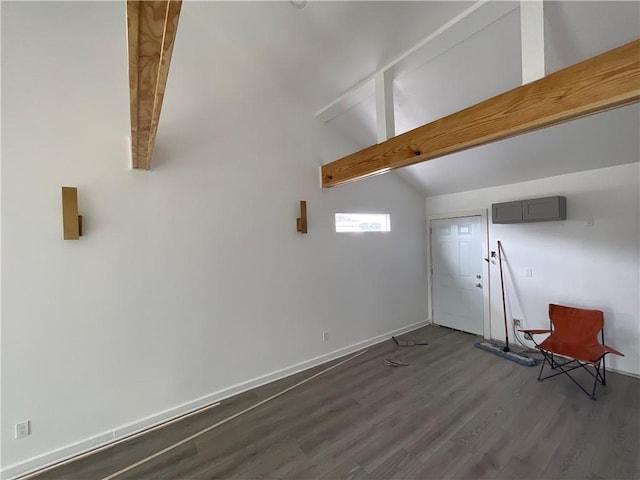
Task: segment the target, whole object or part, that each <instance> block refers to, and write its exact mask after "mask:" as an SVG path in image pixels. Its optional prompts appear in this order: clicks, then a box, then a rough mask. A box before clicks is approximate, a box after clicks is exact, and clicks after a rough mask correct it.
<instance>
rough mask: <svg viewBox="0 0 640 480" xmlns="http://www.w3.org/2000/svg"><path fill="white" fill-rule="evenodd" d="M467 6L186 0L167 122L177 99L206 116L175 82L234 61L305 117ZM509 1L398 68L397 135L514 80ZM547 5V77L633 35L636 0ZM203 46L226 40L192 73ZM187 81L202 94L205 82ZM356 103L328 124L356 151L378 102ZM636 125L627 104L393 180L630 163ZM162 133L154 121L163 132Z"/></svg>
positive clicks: (635, 152) (435, 186) (526, 174)
mask: <svg viewBox="0 0 640 480" xmlns="http://www.w3.org/2000/svg"><path fill="white" fill-rule="evenodd" d="M473 3H474V2H430V1H422V2H400V1H398V2H396V1H394V2H359V1H354V2H321V1H318V2H314V1H309V2H306V3H304V2H288V1H282V2H190V1H185V3H184V5H183V8H182V14H181V18H180V25H179V28H178V35H177V39H176V44H175V48H174V53H173V65H174V66H172V71H171V73H170V78H169V83H168V86H167V97H166V99H165V102H167V104H168V106H167V112H166V113H167V114H168V116H169V119H168V122H171V121H176V120H172V118H171V116H172V113H171V110H172V109H173V108H176V106H177V103H178V102H180V104H181V107H180V108H182V109H186V108H189V106H191V107H194V111H197V109H198V108H203V107H202V106H200V107H198V106H197V105H196V104H197V101H196V100H190V99H189V98H190V97H189V92H188V89H183V88H181V89H180V90H181V91H175V90H173V88H174V86H175V85H184V84H185V81H184V79H185V78H186V77H185V76H191V77H194V76H195V75H198V73H199V72H200V73H201V74H202V78H203V79H205V78H209V79H211V78H215V72H214V71H213V70H211V68H213V67H211V65H213V66H215V68H220V69H224V68H225V63H226V62H236V61H238V59H242V61H243V62H244V63H246V62H247V61H248V62H251V63H252V64H253V65H254V68H253V69H252V70H251V71H247V76H248V77H249V76H252V75H253V76H255V78H253V79H252V82H249V79H248V78H247V79H245V80H242V81H243V82H246V83H247V84H249V83H251V84H253V85H259V83H260V81H265V82H266V81H268V82H270V83H275V84H277V85H279V86H280V88H281V90H282V91H283V92H285V93H286V94H287V95H291V96H293V97H295V98H296V101H297V102H298V103H299V104H301V105H302V106H303V108H304V110H305V111H308V114H309V116H313V115H314V114H315V113H316V112H317V111H318V110H320V109H322V108H323V107H325V106H326V105H328V104H329V103H331V102H332V101H333V100H335V99H336V98H338V97H339V96H340V95H342V94H343V93H345V92H347V91H349V90H350V89H351V88H352V87H354V86H355V85H357V84H358V83H359V82H361V81H362V80H364V79H367V78H368V77H370V76H371V75H372V74H374V73H375V72H376V71H378V70H379V69H380V68H381V67H383V66H384V65H386V64H387V63H388V62H390V61H391V60H393V59H394V58H396V57H397V56H398V55H401V54H402V53H403V52H405V51H406V50H408V49H410V48H411V47H413V46H414V45H415V44H416V43H418V42H420V41H421V40H422V39H424V38H425V37H427V36H429V35H430V34H431V33H433V32H434V31H435V30H437V29H438V28H439V27H441V26H442V25H444V24H445V23H447V22H448V21H450V20H451V19H452V18H454V17H455V16H456V15H459V14H460V13H461V12H463V11H464V10H465V9H467V8H469V7H470V6H471V5H473ZM510 4H511V5H513V8H512V9H511V10H510V11H509V12H508V13H506V14H505V15H504V16H502V17H501V18H499V19H497V20H496V21H494V22H493V23H491V24H490V25H488V26H486V27H485V28H482V29H480V30H479V31H477V32H469V34H470V36H469V37H468V38H466V39H464V40H462V41H460V42H459V43H457V44H455V45H452V46H450V48H447V49H446V50H445V51H443V52H442V53H440V54H439V55H438V56H436V57H435V58H432V59H429V61H427V62H426V63H423V64H414V65H413V66H412V68H409V69H404V70H399V71H397V72H395V74H394V77H393V85H394V107H395V117H396V134H400V133H402V132H405V131H407V130H410V129H413V128H416V127H418V126H420V125H423V124H425V123H428V122H430V121H433V120H435V119H438V118H440V117H443V116H445V115H447V114H450V113H453V112H455V111H458V110H460V109H462V108H465V107H468V106H470V105H473V104H475V103H478V102H480V101H482V100H485V99H487V98H490V97H492V96H494V95H497V94H499V93H502V92H504V91H506V90H509V89H511V88H514V87H517V86H519V85H520V84H521V83H522V82H521V53H520V13H519V8H518V3H517V2H511V3H510ZM300 7H302V8H300ZM544 8H545V19H544V21H545V58H546V71H547V73H551V72H554V71H557V70H559V69H561V68H564V67H566V66H569V65H572V64H574V63H577V62H579V61H582V60H584V59H586V58H589V57H591V56H594V55H596V54H599V53H602V52H604V51H607V50H610V49H612V48H614V47H617V46H619V45H622V44H624V43H626V42H629V41H631V40H634V39H636V38H638V37H640V3H638V2H609V1H587V2H574V1H565V2H550V1H547V2H545V7H544ZM203 39H204V40H205V41H204V42H203V41H202V40H203ZM207 41H209V42H211V43H214V42H215V43H216V44H223V45H224V46H225V49H226V50H225V56H224V57H219V58H216V59H213V61H209V60H210V59H207V62H206V63H207V65H208V66H205V65H204V63H205V62H202V64H200V65H198V64H197V62H196V61H194V60H195V59H197V58H198V56H202V57H203V58H206V56H207V54H208V53H207ZM187 59H188V61H187ZM192 85H194V86H195V85H198V87H199V88H203V89H206V88H208V87H207V84H206V83H205V82H204V80H203V81H202V82H201V83H198V80H196V79H194V80H193V82H192ZM209 88H210V89H211V90H212V91H213V92H214V93H215V90H216V89H217V88H219V89H221V91H223V90H224V85H216V83H215V81H214V82H211V83H210V84H209ZM182 90H187V91H182ZM196 98H197V97H196ZM360 100H361V101H359V102H358V103H356V104H355V105H354V106H352V108H349V109H346V110H345V111H343V112H341V113H340V114H339V115H338V116H336V117H335V118H332V119H331V120H330V121H329V122H328V123H327V125H328V127H329V128H331V129H335V130H338V131H340V132H342V133H343V134H344V135H346V136H348V137H349V138H351V140H352V141H353V142H354V144H355V145H356V147H357V148H364V147H366V146H369V145H372V144H374V143H376V126H375V98H374V96H373V95H365V96H363V98H362V99H360ZM238 101H239V102H240V103H239V108H247V105H244V104H242V102H241V101H240V100H239V99H238ZM194 102H195V103H194ZM257 107H259V105H257ZM212 108H213V107H212ZM174 113H175V111H174ZM163 116H165V114H164V113H163ZM174 117H175V116H174ZM639 119H640V108H639V107H638V106H637V105H632V106H628V107H623V108H621V109H617V110H613V111H610V112H606V113H602V114H599V115H596V116H592V117H588V118H583V119H580V120H576V121H573V122H571V123H568V124H565V125H561V126H557V127H553V128H550V129H546V130H542V131H539V132H534V133H530V134H527V135H525V136H522V137H517V138H512V139H508V140H504V141H501V142H498V143H495V144H491V145H487V146H483V147H478V148H475V149H473V150H469V151H465V152H460V153H457V154H453V155H449V156H447V157H443V158H439V159H435V160H431V161H428V162H425V163H422V164H418V165H414V166H411V167H406V168H404V169H402V170H400V171H399V174H400V175H401V176H402V177H403V178H404V179H405V180H407V181H408V182H409V183H410V184H411V185H413V186H415V187H416V188H418V189H420V191H422V192H423V193H424V194H425V195H436V194H443V193H451V192H457V191H464V190H471V189H475V188H482V187H488V186H493V185H499V184H504V183H514V182H520V181H526V180H531V179H535V178H542V177H546V176H552V175H558V174H563V173H569V172H573V171H580V170H587V169H592V168H599V167H604V166H608V165H615V164H620V163H629V162H633V161H638V160H639V157H640V147H639V143H640V141H639V140H640V139H639V134H638V131H639V130H640V120H639ZM163 128H164V127H163V126H162V120H161V126H160V134H159V135H162V130H163ZM169 128H170V127H169Z"/></svg>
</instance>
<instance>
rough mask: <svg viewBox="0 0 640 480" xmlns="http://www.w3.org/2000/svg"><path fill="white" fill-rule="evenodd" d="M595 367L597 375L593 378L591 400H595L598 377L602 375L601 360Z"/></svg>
mask: <svg viewBox="0 0 640 480" xmlns="http://www.w3.org/2000/svg"><path fill="white" fill-rule="evenodd" d="M595 368H596V376H595V378H594V379H593V390H592V391H591V396H590V397H589V398H591V400H595V399H596V387H597V386H598V379H599V377H600V362H598V364H597V365H596V366H595ZM603 385H604V384H603Z"/></svg>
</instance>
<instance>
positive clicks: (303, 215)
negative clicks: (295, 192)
mask: <svg viewBox="0 0 640 480" xmlns="http://www.w3.org/2000/svg"><path fill="white" fill-rule="evenodd" d="M296 228H297V231H298V232H300V233H307V202H306V200H300V217H299V218H296Z"/></svg>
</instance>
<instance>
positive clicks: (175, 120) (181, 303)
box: [2, 2, 427, 477]
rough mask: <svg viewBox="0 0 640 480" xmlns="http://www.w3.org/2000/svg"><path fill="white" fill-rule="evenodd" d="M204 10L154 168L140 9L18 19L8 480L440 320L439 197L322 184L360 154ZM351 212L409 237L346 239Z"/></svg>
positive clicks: (11, 152)
mask: <svg viewBox="0 0 640 480" xmlns="http://www.w3.org/2000/svg"><path fill="white" fill-rule="evenodd" d="M188 8H189V5H188V4H185V6H184V7H183V9H185V12H183V17H182V18H181V20H180V26H179V32H178V41H177V43H176V47H175V50H174V60H173V65H172V69H171V73H170V76H169V83H168V87H167V93H166V99H165V105H164V106H163V115H162V119H161V123H160V128H159V131H158V144H157V147H156V148H157V151H156V156H155V159H154V162H155V163H154V167H153V170H152V171H151V172H144V171H131V170H129V168H128V153H127V150H126V144H125V137H126V136H127V135H128V134H129V111H128V108H129V99H128V78H127V71H126V62H127V58H126V42H125V38H126V37H125V17H124V4H123V3H121V2H104V3H101V2H95V3H94V2H88V3H82V2H68V3H50V2H43V3H30V2H24V3H20V2H16V3H7V2H3V3H2V127H3V131H2V278H3V282H2V467H3V476H5V477H6V476H9V475H13V474H17V473H20V472H23V471H25V470H28V469H30V468H34V467H37V466H38V465H42V464H45V463H47V462H49V461H52V460H54V459H56V458H61V457H64V456H65V455H69V454H72V453H74V452H77V451H78V450H81V449H83V448H86V447H88V446H90V445H94V444H100V443H104V442H105V441H108V440H109V439H111V438H113V437H114V436H115V437H117V436H118V435H121V434H124V433H127V432H130V431H133V430H135V429H136V428H140V427H141V426H144V425H146V424H150V423H153V422H155V421H158V420H160V419H162V418H165V417H168V416H171V415H172V414H175V413H177V412H180V411H184V410H187V409H189V408H193V407H194V406H197V405H200V404H202V403H206V402H207V401H211V400H213V399H216V398H219V397H224V396H226V395H229V394H230V393H233V392H234V391H237V390H239V389H243V388H247V387H248V386H251V385H252V384H253V383H251V381H252V380H254V379H258V380H256V382H260V381H264V378H263V379H262V380H260V378H261V377H263V376H265V375H267V376H268V375H269V374H272V373H274V372H276V373H275V374H274V375H275V376H278V375H282V374H284V373H287V372H289V371H291V370H286V369H288V368H289V367H292V369H299V368H303V367H305V366H309V365H310V364H311V363H313V362H314V361H319V360H322V359H323V358H324V359H326V358H328V357H329V355H330V354H331V352H334V351H337V350H339V349H342V348H345V347H348V346H350V345H353V344H357V343H358V342H362V341H365V340H367V339H371V338H373V337H376V336H379V335H384V334H387V333H388V332H393V331H398V330H399V329H403V328H406V327H407V326H410V325H412V324H415V323H417V322H421V321H424V320H425V317H426V289H427V278H426V268H425V261H426V260H425V257H426V252H425V247H424V246H425V242H426V238H425V228H424V217H425V206H424V198H423V197H422V196H421V195H420V194H418V193H416V192H414V191H413V190H412V189H410V188H407V186H406V185H405V184H404V183H403V181H402V180H401V179H399V178H398V177H397V176H395V175H386V176H380V177H375V178H371V179H369V180H365V181H361V182H358V183H355V184H352V185H348V186H344V187H339V188H334V189H330V190H321V189H320V187H319V165H321V164H323V163H326V162H327V161H330V160H333V159H335V158H338V157H340V156H342V155H345V154H347V153H349V152H350V151H352V150H354V149H355V148H354V146H353V145H352V144H351V143H348V142H347V141H345V140H344V139H343V138H341V137H339V136H338V135H337V134H336V132H335V131H332V130H330V129H329V128H328V127H326V126H325V125H323V124H321V123H320V122H319V121H316V120H314V119H313V112H311V111H306V110H301V109H299V108H298V106H297V105H296V104H295V102H293V101H292V100H291V98H290V97H289V95H288V94H287V92H286V91H284V90H283V89H281V88H280V87H279V85H278V84H277V83H276V82H275V81H274V80H273V76H272V75H271V74H270V72H269V71H268V69H267V68H266V67H265V66H264V65H262V64H260V62H259V61H258V60H257V59H255V58H252V57H251V56H250V54H249V53H248V52H246V51H242V50H238V49H234V47H233V45H227V44H225V41H224V39H220V38H216V36H215V32H210V31H208V30H207V29H206V28H203V25H202V21H201V19H199V18H198V17H197V15H193V14H189V10H188ZM204 27H206V26H204ZM62 185H70V186H77V187H79V203H80V212H81V214H83V215H84V220H85V236H84V237H83V238H81V239H80V240H79V241H63V240H62V219H61V201H60V187H61V186H62ZM301 199H305V200H307V201H308V212H309V234H308V235H300V234H298V233H296V231H295V219H296V216H297V215H298V202H299V200H301ZM348 211H355V212H384V213H389V214H391V226H392V231H391V232H390V233H389V234H379V233H372V234H356V235H353V234H336V233H335V232H334V228H333V216H334V213H335V212H348ZM323 331H328V332H329V341H328V342H327V343H323V342H322V332H323ZM380 339H382V337H381V338H380ZM323 355H324V357H323ZM316 357H321V358H320V359H317V358H316ZM314 359H315V360H314ZM304 362H307V363H304ZM282 369H285V370H284V371H281V370H282ZM278 372H279V373H278ZM267 378H272V377H267ZM245 382H249V383H245ZM234 388H235V390H234ZM25 419H30V420H31V422H32V432H33V433H32V435H31V436H30V437H28V438H26V439H23V440H14V438H13V427H14V424H15V423H16V422H19V421H23V420H25Z"/></svg>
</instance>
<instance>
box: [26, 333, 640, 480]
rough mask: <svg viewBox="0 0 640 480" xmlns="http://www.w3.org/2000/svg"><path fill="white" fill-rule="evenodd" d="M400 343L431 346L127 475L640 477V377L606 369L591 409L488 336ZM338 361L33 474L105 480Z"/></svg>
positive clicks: (294, 397)
mask: <svg viewBox="0 0 640 480" xmlns="http://www.w3.org/2000/svg"><path fill="white" fill-rule="evenodd" d="M403 338H405V339H416V340H425V341H427V342H429V345H428V346H427V347H421V346H416V347H413V348H402V347H397V346H395V344H394V343H393V342H392V341H391V340H389V341H388V342H384V343H382V344H379V345H376V346H374V347H371V348H369V351H368V352H366V353H365V354H364V355H361V356H359V357H357V358H355V359H354V360H352V361H350V362H348V363H346V364H344V365H342V366H340V367H337V368H335V369H334V370H331V371H330V372H327V373H326V374H324V375H321V376H319V377H318V378H315V379H313V380H311V381H310V382H308V383H306V384H304V385H302V386H300V387H298V388H296V389H293V390H291V391H290V392H288V393H286V394H284V395H283V396H280V397H278V398H276V399H274V400H272V401H270V402H268V403H265V404H264V405H262V406H260V407H258V408H256V409H254V410H252V411H250V412H248V413H246V414H244V415H242V416H240V417H238V418H235V419H234V420H232V421H230V422H228V423H225V424H223V425H221V426H220V427H218V428H216V429H214V430H211V431H209V432H207V433H205V434H203V435H201V436H199V437H197V438H194V439H193V440H190V441H189V442H187V443H185V444H184V445H181V446H180V447H178V448H176V449H173V450H171V451H169V452H167V453H166V454H163V455H161V456H159V457H157V458H154V459H153V460H151V461H149V462H147V463H144V464H143V465H140V466H138V467H136V468H135V469H133V470H130V471H128V472H126V473H124V474H122V475H119V476H118V477H117V478H118V479H121V480H125V479H167V480H168V479H191V478H193V479H206V478H225V479H227V478H228V479H250V478H251V479H253V478H256V479H257V478H264V479H271V478H274V479H275V478H286V479H338V478H340V479H342V478H345V479H353V480H356V479H391V478H415V479H448V478H459V479H476V478H487V479H556V478H557V479H561V478H562V479H565V478H566V479H592V480H596V479H640V462H639V460H638V452H639V451H640V440H639V439H640V380H638V379H634V378H631V377H628V376H624V375H619V374H615V373H611V372H610V373H608V374H607V386H605V387H602V386H600V388H599V392H598V393H597V400H596V401H592V400H590V399H589V398H588V397H587V396H586V395H585V394H584V393H583V392H582V391H581V390H579V389H578V388H577V387H576V386H575V385H574V384H573V383H572V382H571V381H570V380H569V379H567V378H566V377H565V378H562V377H559V378H554V379H550V380H546V381H544V382H538V381H537V380H536V378H537V374H538V368H527V367H523V366H520V365H518V364H516V363H513V362H510V361H508V360H505V359H503V358H500V357H498V356H495V355H492V354H490V353H487V352H484V351H482V350H479V349H477V348H474V347H473V344H474V343H475V342H476V341H478V340H479V339H478V337H475V336H472V335H467V334H464V333H460V332H456V331H452V330H449V329H445V328H439V327H435V326H429V327H425V328H422V329H420V330H417V331H415V332H412V333H410V334H407V335H405V336H404V337H403ZM389 357H394V358H398V359H401V360H404V361H406V362H408V363H409V366H406V367H395V368H394V367H388V366H385V365H384V364H383V359H385V358H389ZM337 362H338V360H336V361H334V362H332V363H330V364H325V365H322V366H320V367H316V368H313V369H311V370H307V371H306V372H302V373H300V374H297V375H294V376H292V377H288V378H286V379H283V380H279V381H277V382H273V383H271V384H269V385H265V386H263V387H260V388H257V389H255V390H252V391H250V392H246V393H243V394H241V395H237V396H236V397H233V398H230V399H228V400H225V401H224V402H222V405H221V406H219V407H216V408H213V409H210V410H208V411H206V412H203V413H201V414H198V415H194V416H192V417H190V418H187V419H185V420H183V421H180V422H177V423H175V424H172V425H169V426H167V427H165V428H162V429H159V430H156V431H154V432H151V433H149V434H147V435H144V436H141V437H139V438H136V439H132V440H130V441H128V442H125V443H122V444H119V445H116V446H114V447H113V448H110V449H108V450H104V451H102V452H99V453H97V454H95V455H92V456H89V457H86V458H83V459H80V460H77V461H75V462H72V463H69V464H66V465H63V466H60V467H58V468H56V469H53V470H50V471H48V472H45V473H43V474H41V475H39V476H37V477H35V478H38V479H40V480H44V479H78V480H80V479H82V480H86V479H102V478H105V477H107V476H109V475H111V474H113V473H114V472H116V471H118V470H120V469H122V468H124V467H127V466H128V465H131V464H133V463H134V462H137V461H139V460H141V459H143V458H145V457H148V456H149V455H152V454H154V453H156V452H158V451H160V450H162V449H163V448H165V447H167V446H170V445H172V444H175V443H176V442H178V441H180V440H182V439H184V438H186V437H188V436H190V435H192V434H194V433H196V432H198V431H200V430H202V429H204V428H206V427H208V426H210V425H212V424H214V423H216V422H218V421H220V420H222V419H224V418H226V417H228V416H230V415H233V414H234V413H236V412H239V411H241V410H243V409H245V408H247V407H249V406H251V405H254V404H255V403H257V402H259V401H260V400H263V399H265V398H268V397H269V396H271V395H273V394H275V393H277V392H280V391H282V390H283V389H285V388H287V387H288V386H291V385H294V384H295V383H297V382H299V381H301V380H303V379H305V378H307V377H309V376H310V375H312V374H314V373H316V372H319V371H321V370H323V369H325V368H326V367H327V366H329V365H331V364H335V363H337ZM587 378H588V377H587Z"/></svg>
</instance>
